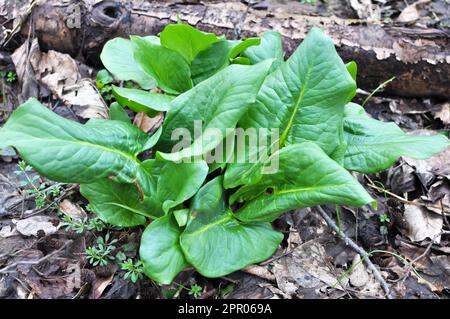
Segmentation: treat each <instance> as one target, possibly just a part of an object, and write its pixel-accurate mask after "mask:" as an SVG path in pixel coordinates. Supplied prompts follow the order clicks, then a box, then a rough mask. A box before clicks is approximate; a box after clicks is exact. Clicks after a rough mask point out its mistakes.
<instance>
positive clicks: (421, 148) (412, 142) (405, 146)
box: [344, 105, 450, 173]
mask: <svg viewBox="0 0 450 319" xmlns="http://www.w3.org/2000/svg"><path fill="white" fill-rule="evenodd" d="M356 106H358V105H356ZM356 106H355V105H351V106H348V108H349V111H348V113H350V114H349V116H347V117H346V118H345V121H344V130H345V140H346V142H347V151H346V153H345V159H344V166H345V168H346V169H348V170H352V171H357V172H361V173H375V172H379V171H382V170H384V169H386V168H388V167H390V166H391V165H392V164H394V163H395V162H396V161H397V160H398V159H399V158H400V156H408V157H412V158H415V159H426V158H429V157H432V156H434V155H436V154H438V153H439V152H441V151H443V150H444V149H446V148H447V147H448V146H450V141H449V140H448V138H447V137H445V136H444V135H441V134H438V135H429V136H424V135H411V134H406V133H404V132H403V131H402V130H401V129H400V128H399V127H398V126H397V125H396V124H395V123H386V122H381V121H377V120H375V119H372V118H370V117H368V116H367V115H364V114H363V112H362V111H361V109H360V112H359V113H357V108H356ZM350 107H351V108H353V111H352V110H351V109H350ZM355 111H356V112H355ZM351 112H353V114H352V113H351Z"/></svg>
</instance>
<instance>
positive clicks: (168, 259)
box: [139, 215, 188, 285]
mask: <svg viewBox="0 0 450 319" xmlns="http://www.w3.org/2000/svg"><path fill="white" fill-rule="evenodd" d="M181 231H182V230H181V228H180V227H178V225H177V222H176V220H175V218H174V217H173V216H172V215H168V216H164V217H161V218H159V219H157V220H155V221H153V222H152V223H151V224H150V225H149V226H148V227H147V228H146V229H145V231H144V233H143V234H142V239H141V247H140V248H139V255H140V257H141V260H142V262H143V264H144V273H145V274H146V275H147V276H148V277H150V278H151V279H153V280H156V281H157V282H159V283H160V284H164V285H167V284H170V283H171V282H172V280H173V279H174V278H175V276H176V275H177V274H178V273H179V272H180V271H182V270H183V269H184V268H186V267H187V266H188V263H187V262H186V260H185V258H184V256H183V252H182V251H181V248H180V242H179V238H180V233H181Z"/></svg>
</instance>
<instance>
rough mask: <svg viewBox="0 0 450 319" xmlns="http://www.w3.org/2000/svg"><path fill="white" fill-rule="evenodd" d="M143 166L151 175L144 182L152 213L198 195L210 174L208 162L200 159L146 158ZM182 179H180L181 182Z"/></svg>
mask: <svg viewBox="0 0 450 319" xmlns="http://www.w3.org/2000/svg"><path fill="white" fill-rule="evenodd" d="M143 167H144V168H145V169H146V171H147V172H148V174H149V175H150V176H151V178H150V180H149V183H151V185H146V184H144V189H143V191H144V194H145V195H146V204H147V205H148V206H149V207H150V210H151V212H152V213H153V214H156V215H162V214H167V213H168V212H169V211H170V210H171V209H172V208H175V207H176V206H178V205H180V204H182V203H183V202H184V201H186V200H188V199H189V198H191V197H192V196H194V195H195V193H196V192H197V190H198V189H199V188H200V187H201V186H202V184H203V182H204V181H205V179H206V175H207V174H208V165H207V164H206V162H204V161H201V162H198V163H179V164H176V163H173V162H165V161H158V160H147V161H145V162H144V163H143ZM180 181H181V182H180Z"/></svg>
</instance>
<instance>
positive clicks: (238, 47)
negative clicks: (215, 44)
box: [228, 38, 261, 59]
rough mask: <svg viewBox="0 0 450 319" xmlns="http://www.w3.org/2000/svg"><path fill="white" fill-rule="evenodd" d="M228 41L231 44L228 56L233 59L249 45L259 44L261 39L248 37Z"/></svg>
mask: <svg viewBox="0 0 450 319" xmlns="http://www.w3.org/2000/svg"><path fill="white" fill-rule="evenodd" d="M228 42H229V43H230V45H231V46H232V49H231V52H230V55H229V56H230V58H231V59H234V58H235V57H237V56H238V55H239V54H241V53H242V52H244V51H245V50H247V49H248V48H250V47H251V46H254V45H259V44H260V43H261V39H260V38H248V39H245V40H244V41H240V40H238V41H228Z"/></svg>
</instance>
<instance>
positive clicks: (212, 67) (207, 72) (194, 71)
mask: <svg viewBox="0 0 450 319" xmlns="http://www.w3.org/2000/svg"><path fill="white" fill-rule="evenodd" d="M230 52H231V48H230V46H229V44H228V42H227V41H224V40H222V41H218V42H216V43H214V44H212V45H210V46H209V47H208V48H207V49H205V50H203V51H201V52H199V53H198V54H197V56H196V57H195V59H194V60H193V61H192V63H191V76H192V81H193V82H194V84H195V85H197V84H198V83H200V82H202V81H204V80H206V79H208V78H209V77H211V76H213V75H214V74H216V73H217V72H219V71H220V70H221V69H223V68H225V67H226V66H228V65H229V57H228V56H229V54H230Z"/></svg>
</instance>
